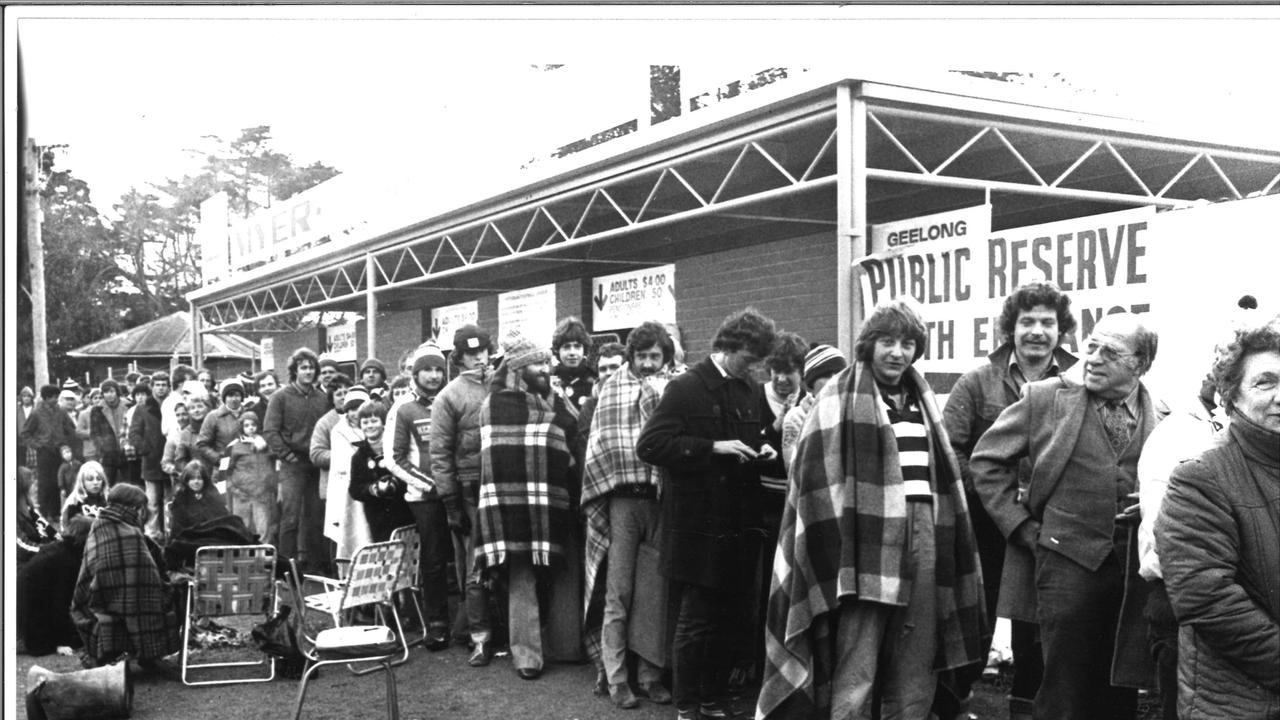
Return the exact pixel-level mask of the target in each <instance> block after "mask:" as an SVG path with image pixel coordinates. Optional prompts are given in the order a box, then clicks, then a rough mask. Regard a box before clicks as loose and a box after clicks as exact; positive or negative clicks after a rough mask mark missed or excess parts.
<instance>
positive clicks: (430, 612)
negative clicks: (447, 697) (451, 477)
mask: <svg viewBox="0 0 1280 720" xmlns="http://www.w3.org/2000/svg"><path fill="white" fill-rule="evenodd" d="M411 372H412V375H411V387H412V389H413V395H412V396H411V397H410V399H408V400H406V401H404V402H401V403H399V404H397V405H396V406H395V408H394V412H393V413H392V415H391V417H390V418H389V423H388V427H387V430H386V432H384V433H383V443H384V446H385V449H384V450H383V454H384V455H386V456H388V457H390V458H391V459H392V461H394V462H395V463H396V464H397V465H399V466H400V467H401V468H403V469H404V470H405V471H406V472H407V473H409V475H410V476H411V477H413V478H415V479H418V480H420V481H421V483H414V482H409V483H406V485H407V488H406V490H405V495H404V499H405V502H406V503H407V504H408V506H409V512H410V513H412V514H413V520H414V525H416V526H417V528H418V537H419V538H421V540H422V545H421V563H420V567H421V569H422V573H421V578H420V582H421V589H422V599H423V604H424V605H425V606H426V611H427V635H426V637H425V638H424V644H425V645H426V648H427V649H428V650H431V651H432V652H437V651H440V650H444V649H445V648H447V647H449V604H448V600H449V596H448V592H449V584H448V579H447V578H446V576H445V571H446V570H445V569H446V566H447V565H448V562H449V557H450V554H451V552H450V551H451V545H450V538H449V531H448V527H449V526H448V520H447V514H446V512H445V508H444V503H443V502H442V501H441V500H440V494H439V492H437V490H436V485H435V482H434V481H433V480H431V478H430V470H431V455H430V452H429V448H430V439H431V406H432V403H433V402H435V399H436V396H437V395H438V394H439V393H440V390H441V389H442V388H443V387H444V380H445V359H444V353H442V352H440V348H439V346H437V345H436V343H435V341H434V340H428V341H427V342H425V343H423V344H422V345H420V346H419V347H418V349H417V350H416V351H415V353H414V358H413V364H412V366H411Z"/></svg>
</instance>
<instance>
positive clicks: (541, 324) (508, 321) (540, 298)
mask: <svg viewBox="0 0 1280 720" xmlns="http://www.w3.org/2000/svg"><path fill="white" fill-rule="evenodd" d="M512 328H516V329H518V330H519V331H520V332H521V333H522V334H523V335H525V336H526V337H529V338H532V339H533V340H535V341H536V342H539V343H543V344H545V345H546V346H547V347H548V348H549V347H551V334H552V333H554V332H555V330H556V286H555V285H554V284H552V285H539V286H537V287H531V288H525V289H524V290H513V291H511V292H506V293H501V294H499V295H498V337H497V338H496V339H497V340H498V341H501V340H502V338H504V337H506V335H507V333H508V332H510V331H511V329H512Z"/></svg>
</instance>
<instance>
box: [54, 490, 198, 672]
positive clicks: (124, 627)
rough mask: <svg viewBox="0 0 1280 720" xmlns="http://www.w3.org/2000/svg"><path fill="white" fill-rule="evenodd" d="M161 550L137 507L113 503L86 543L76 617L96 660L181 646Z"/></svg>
mask: <svg viewBox="0 0 1280 720" xmlns="http://www.w3.org/2000/svg"><path fill="white" fill-rule="evenodd" d="M162 565H163V560H161V559H160V549H159V547H157V546H155V545H154V543H152V542H151V541H150V540H149V539H148V538H147V537H146V536H145V535H143V534H142V524H141V523H140V522H138V514H137V512H136V511H134V510H132V509H130V508H125V507H121V506H119V505H108V506H107V507H106V508H104V509H103V510H102V512H101V513H100V514H99V515H98V519H97V520H95V521H94V523H93V528H92V529H91V530H90V531H89V539H88V541H86V542H85V546H84V560H83V562H82V564H81V566H80V577H79V578H78V579H77V580H76V589H75V592H74V594H73V595H72V601H71V619H72V621H73V622H74V623H75V625H76V630H77V631H78V632H79V633H80V637H81V639H82V640H84V645H85V650H86V652H87V653H88V654H89V655H90V656H91V657H93V658H97V659H109V658H113V657H115V656H116V655H119V654H120V653H125V652H127V653H131V654H132V655H133V656H134V657H136V658H141V659H147V658H158V657H163V656H165V655H168V654H170V653H172V652H175V651H176V650H178V649H179V648H180V647H181V642H180V640H179V637H178V635H179V625H178V615H177V613H176V612H175V608H174V606H173V603H172V594H171V590H170V587H169V584H168V582H166V581H165V577H164V575H163V574H162V570H161V569H160V568H161V567H162Z"/></svg>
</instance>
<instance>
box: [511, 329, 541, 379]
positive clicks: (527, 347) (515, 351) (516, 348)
mask: <svg viewBox="0 0 1280 720" xmlns="http://www.w3.org/2000/svg"><path fill="white" fill-rule="evenodd" d="M502 352H503V355H504V357H505V358H506V360H505V362H506V363H507V367H508V368H510V369H511V370H513V371H514V370H519V369H521V368H524V367H527V366H529V365H534V364H536V363H549V362H551V349H550V348H546V347H542V346H540V345H538V343H536V342H534V341H533V339H532V338H528V337H525V335H524V333H522V332H520V331H519V330H517V329H514V328H513V329H512V330H510V331H509V332H508V333H507V334H506V335H505V336H504V337H503V338H502Z"/></svg>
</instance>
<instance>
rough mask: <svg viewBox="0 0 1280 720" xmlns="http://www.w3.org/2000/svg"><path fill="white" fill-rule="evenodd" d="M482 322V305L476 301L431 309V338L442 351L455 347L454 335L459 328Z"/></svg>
mask: <svg viewBox="0 0 1280 720" xmlns="http://www.w3.org/2000/svg"><path fill="white" fill-rule="evenodd" d="M479 321H480V303H479V302H478V301H476V300H472V301H470V302H464V303H458V304H456V305H446V306H444V307H438V308H431V337H433V338H435V341H436V344H437V345H439V346H440V348H441V349H442V350H448V349H449V347H450V346H452V345H453V334H454V333H455V332H457V331H458V328H460V327H462V326H463V325H467V324H475V323H478V322H479Z"/></svg>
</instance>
